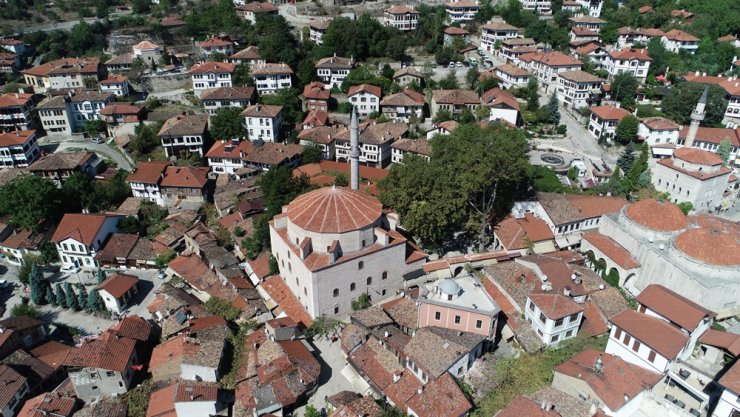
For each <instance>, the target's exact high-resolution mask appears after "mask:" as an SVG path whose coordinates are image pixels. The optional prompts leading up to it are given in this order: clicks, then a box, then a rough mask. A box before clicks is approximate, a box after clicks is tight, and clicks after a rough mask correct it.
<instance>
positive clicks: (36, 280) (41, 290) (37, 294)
mask: <svg viewBox="0 0 740 417" xmlns="http://www.w3.org/2000/svg"><path fill="white" fill-rule="evenodd" d="M28 281H29V284H30V285H29V286H30V287H31V301H32V302H33V303H34V304H36V305H39V306H42V305H44V304H46V303H47V300H46V286H47V285H49V281H48V280H47V279H46V278H44V273H43V272H42V271H41V268H39V266H38V265H37V264H36V263H33V264H31V274H30V276H29V277H28Z"/></svg>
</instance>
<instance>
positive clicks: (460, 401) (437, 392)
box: [408, 3, 473, 417]
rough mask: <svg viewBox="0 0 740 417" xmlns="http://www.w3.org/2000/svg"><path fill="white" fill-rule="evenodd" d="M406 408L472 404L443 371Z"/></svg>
mask: <svg viewBox="0 0 740 417" xmlns="http://www.w3.org/2000/svg"><path fill="white" fill-rule="evenodd" d="M454 4H458V3H454ZM408 408H409V409H411V410H413V411H414V414H415V415H417V416H418V417H440V416H460V415H464V414H466V413H467V412H468V411H470V409H472V408H473V406H472V404H470V401H468V399H467V398H466V397H465V394H463V392H462V391H461V390H460V388H459V387H458V385H457V382H456V381H455V378H454V377H453V376H452V375H450V373H449V372H445V373H444V374H443V375H441V376H440V377H439V378H437V379H435V380H433V381H431V382H428V383H427V384H426V385H424V389H423V390H422V392H421V393H417V394H416V395H414V396H413V397H411V399H410V400H409V401H408Z"/></svg>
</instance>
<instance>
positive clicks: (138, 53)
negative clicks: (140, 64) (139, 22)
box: [131, 41, 162, 67]
mask: <svg viewBox="0 0 740 417" xmlns="http://www.w3.org/2000/svg"><path fill="white" fill-rule="evenodd" d="M131 49H132V50H133V51H134V57H135V58H141V59H142V60H143V61H144V63H145V64H147V66H149V67H151V66H152V64H155V63H157V61H158V60H159V58H160V57H161V56H162V48H160V46H159V45H157V44H156V43H154V42H149V41H142V42H139V43H137V44H136V45H134V46H132V47H131Z"/></svg>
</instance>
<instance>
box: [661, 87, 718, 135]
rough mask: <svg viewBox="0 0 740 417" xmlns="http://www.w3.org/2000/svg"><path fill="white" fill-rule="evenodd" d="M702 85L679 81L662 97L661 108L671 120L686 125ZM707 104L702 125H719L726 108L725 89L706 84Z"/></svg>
mask: <svg viewBox="0 0 740 417" xmlns="http://www.w3.org/2000/svg"><path fill="white" fill-rule="evenodd" d="M704 87H705V86H704V85H702V84H698V83H689V82H681V83H678V84H676V85H675V86H673V87H672V88H671V89H670V90H668V93H667V94H666V96H665V97H664V98H663V103H662V109H663V113H665V114H666V117H668V118H669V119H671V120H674V121H676V123H679V124H682V125H687V124H689V123H690V122H691V112H692V111H694V109H695V108H696V104H697V102H698V101H699V97H701V95H702V93H703V92H704ZM708 87H709V90H708V97H707V105H706V108H705V112H706V115H705V116H704V121H703V122H702V125H703V126H720V125H721V123H722V119H723V118H724V115H725V109H727V99H726V98H725V90H724V89H723V88H722V87H720V86H718V85H710V86H708Z"/></svg>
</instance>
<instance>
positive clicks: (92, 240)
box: [51, 213, 123, 269]
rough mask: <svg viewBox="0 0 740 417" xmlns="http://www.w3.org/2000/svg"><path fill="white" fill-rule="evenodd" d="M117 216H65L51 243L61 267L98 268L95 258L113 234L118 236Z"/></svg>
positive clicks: (118, 217)
mask: <svg viewBox="0 0 740 417" xmlns="http://www.w3.org/2000/svg"><path fill="white" fill-rule="evenodd" d="M122 218H123V216H119V215H108V214H86V213H67V214H65V215H64V217H62V220H61V221H60V222H59V225H58V226H57V229H56V230H55V231H54V235H53V236H52V237H51V241H52V242H54V243H55V244H56V247H57V252H59V258H60V259H61V260H62V265H63V266H77V267H80V268H84V269H95V268H97V261H96V260H95V254H96V253H97V252H98V251H99V250H100V248H101V247H102V246H103V243H104V242H105V241H106V240H107V239H108V236H110V235H111V234H112V233H116V232H118V222H119V221H120V220H121V219H122Z"/></svg>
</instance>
